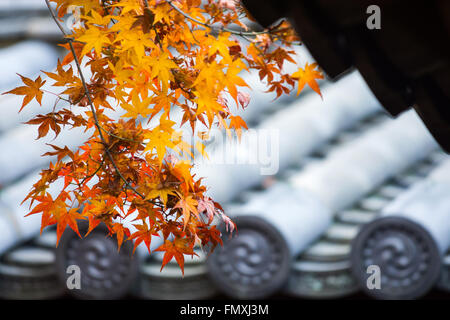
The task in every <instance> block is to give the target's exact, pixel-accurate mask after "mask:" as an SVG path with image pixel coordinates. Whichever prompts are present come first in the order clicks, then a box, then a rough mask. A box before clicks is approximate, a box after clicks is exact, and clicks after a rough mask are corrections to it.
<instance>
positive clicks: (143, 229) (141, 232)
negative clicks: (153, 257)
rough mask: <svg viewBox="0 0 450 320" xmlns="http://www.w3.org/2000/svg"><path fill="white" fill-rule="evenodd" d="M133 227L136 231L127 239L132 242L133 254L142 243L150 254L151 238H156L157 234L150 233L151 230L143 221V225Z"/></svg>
mask: <svg viewBox="0 0 450 320" xmlns="http://www.w3.org/2000/svg"><path fill="white" fill-rule="evenodd" d="M134 226H135V227H136V229H137V231H136V232H134V233H133V234H132V235H131V236H130V238H129V239H130V240H134V249H133V253H134V251H135V250H136V248H137V247H138V245H140V244H141V243H142V242H144V243H145V245H146V246H147V249H148V251H149V252H150V244H151V243H152V236H158V234H157V233H155V232H154V231H152V229H151V228H149V227H148V225H147V223H145V221H144V222H143V224H135V225H134Z"/></svg>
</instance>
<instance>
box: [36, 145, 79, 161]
mask: <svg viewBox="0 0 450 320" xmlns="http://www.w3.org/2000/svg"><path fill="white" fill-rule="evenodd" d="M47 145H49V146H51V147H52V148H53V149H55V151H53V152H52V151H49V152H46V153H44V154H43V156H58V157H57V160H58V161H60V160H61V159H62V158H64V157H66V156H69V157H70V158H72V159H73V158H74V154H73V152H72V151H71V150H70V149H69V148H67V146H65V147H64V148H60V147H58V146H55V145H53V144H49V143H47Z"/></svg>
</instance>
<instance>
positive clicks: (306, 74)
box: [292, 63, 323, 97]
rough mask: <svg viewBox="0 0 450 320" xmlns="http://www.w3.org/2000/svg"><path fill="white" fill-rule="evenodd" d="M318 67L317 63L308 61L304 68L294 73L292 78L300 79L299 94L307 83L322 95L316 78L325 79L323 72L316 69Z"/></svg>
mask: <svg viewBox="0 0 450 320" xmlns="http://www.w3.org/2000/svg"><path fill="white" fill-rule="evenodd" d="M317 67H318V65H317V63H312V64H308V63H306V64H305V68H304V69H302V68H299V69H298V70H297V72H294V73H293V74H292V78H296V79H298V89H297V95H299V94H300V92H301V91H302V90H303V88H304V87H305V84H307V85H309V86H310V87H311V89H313V90H314V91H315V92H317V93H318V94H319V95H320V96H321V97H322V93H321V92H320V88H319V85H318V84H317V82H316V79H323V74H322V73H321V72H320V71H318V70H315V69H316V68H317Z"/></svg>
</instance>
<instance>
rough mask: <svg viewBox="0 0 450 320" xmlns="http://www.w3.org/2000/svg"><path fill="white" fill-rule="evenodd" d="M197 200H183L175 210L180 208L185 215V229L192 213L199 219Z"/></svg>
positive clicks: (189, 197) (188, 198)
mask: <svg viewBox="0 0 450 320" xmlns="http://www.w3.org/2000/svg"><path fill="white" fill-rule="evenodd" d="M197 204H198V202H197V200H195V199H193V198H192V196H188V197H186V198H181V199H180V200H179V201H178V203H177V204H176V206H175V207H174V208H180V209H181V210H182V213H183V219H184V228H186V226H187V224H188V222H189V219H190V218H191V213H192V214H194V215H196V216H197V217H198V211H197V208H196V206H197Z"/></svg>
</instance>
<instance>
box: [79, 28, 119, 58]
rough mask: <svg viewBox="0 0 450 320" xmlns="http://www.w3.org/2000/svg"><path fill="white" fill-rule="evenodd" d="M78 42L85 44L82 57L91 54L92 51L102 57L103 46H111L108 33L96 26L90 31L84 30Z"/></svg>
mask: <svg viewBox="0 0 450 320" xmlns="http://www.w3.org/2000/svg"><path fill="white" fill-rule="evenodd" d="M78 40H79V41H82V42H85V44H84V47H83V50H82V51H81V55H82V56H84V55H86V54H87V53H89V52H90V51H91V50H92V49H94V50H95V53H96V54H97V55H99V56H100V55H101V53H102V48H103V46H104V45H105V44H111V41H110V40H109V38H108V33H107V32H106V31H105V30H103V29H102V28H98V27H96V26H91V27H90V28H89V29H85V30H83V31H82V33H81V35H79V36H78Z"/></svg>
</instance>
